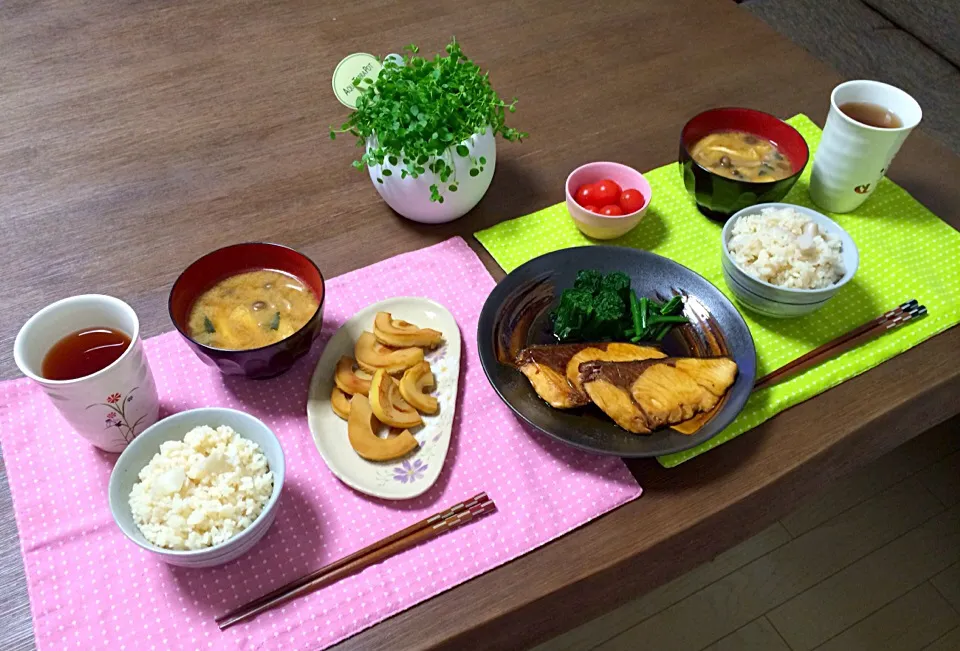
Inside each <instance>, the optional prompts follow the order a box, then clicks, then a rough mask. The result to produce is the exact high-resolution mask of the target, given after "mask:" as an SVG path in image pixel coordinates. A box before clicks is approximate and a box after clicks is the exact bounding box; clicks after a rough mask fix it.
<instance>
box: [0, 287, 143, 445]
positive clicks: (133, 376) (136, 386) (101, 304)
mask: <svg viewBox="0 0 960 651" xmlns="http://www.w3.org/2000/svg"><path fill="white" fill-rule="evenodd" d="M96 327H100V328H113V329H115V330H119V331H120V332H123V333H125V334H127V336H129V337H130V345H129V346H127V349H126V350H125V351H124V352H123V354H122V355H121V356H120V358H119V359H117V360H116V361H114V362H113V363H112V364H110V365H109V366H107V367H106V368H104V369H102V370H100V371H97V372H96V373H92V374H91V375H87V376H84V377H81V378H77V379H75V380H48V379H46V378H44V377H43V375H42V373H41V366H42V364H43V358H44V357H45V356H46V354H47V352H49V350H50V348H52V347H53V345H54V344H56V343H57V342H58V341H60V340H61V339H63V338H64V337H66V336H67V335H69V334H72V333H74V332H77V331H79V330H83V329H86V328H96ZM13 357H14V359H15V360H16V362H17V366H19V367H20V370H21V371H22V372H23V374H24V375H26V376H27V377H28V378H30V379H31V380H33V381H34V382H36V383H37V384H39V385H40V386H41V387H43V390H44V391H45V392H46V393H47V396H49V398H50V400H51V401H52V402H53V404H54V406H56V408H57V409H58V410H59V411H60V415H62V416H63V417H64V419H65V420H66V421H67V422H68V423H69V424H70V425H71V426H72V427H73V429H75V430H76V431H77V433H78V434H80V436H82V437H83V438H85V439H87V441H89V442H90V443H92V444H93V445H95V446H97V447H98V448H100V449H101V450H106V451H107V452H121V451H122V450H123V449H124V448H125V447H127V445H128V444H129V443H130V441H132V440H133V439H134V438H136V436H137V435H138V434H139V433H140V432H142V431H143V430H145V429H146V428H147V427H149V426H150V425H153V423H155V422H156V421H157V417H158V415H159V411H160V403H159V400H158V398H157V385H156V383H155V382H154V380H153V373H151V372H150V367H149V366H148V365H147V358H146V356H145V355H144V354H143V342H142V341H141V340H140V321H139V320H138V319H137V314H136V312H134V311H133V308H132V307H130V306H129V305H127V304H126V303H124V302H123V301H121V300H120V299H118V298H113V297H112V296H103V295H100V294H85V295H83V296H73V297H71V298H65V299H63V300H62V301H57V302H56V303H52V304H51V305H48V306H47V307H45V308H43V309H42V310H40V311H39V312H37V313H36V314H34V315H33V316H32V317H30V319H29V320H28V321H27V322H26V323H25V324H24V325H23V327H22V328H21V329H20V332H19V333H18V334H17V338H16V340H15V341H14V344H13Z"/></svg>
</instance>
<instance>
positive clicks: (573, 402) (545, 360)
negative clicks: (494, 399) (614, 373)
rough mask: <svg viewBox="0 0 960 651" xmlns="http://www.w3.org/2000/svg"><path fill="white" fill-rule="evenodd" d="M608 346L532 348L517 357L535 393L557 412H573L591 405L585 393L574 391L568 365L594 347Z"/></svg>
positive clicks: (574, 345)
mask: <svg viewBox="0 0 960 651" xmlns="http://www.w3.org/2000/svg"><path fill="white" fill-rule="evenodd" d="M595 345H596V346H603V345H604V344H553V345H549V344H548V345H543V346H528V347H527V348H524V349H523V350H521V351H520V354H519V355H517V368H519V369H520V372H521V373H523V374H524V375H525V376H527V379H528V380H529V381H530V384H531V385H532V386H533V390H534V391H536V392H537V395H539V396H540V397H541V398H543V399H544V400H545V401H546V402H547V404H549V405H550V406H551V407H555V408H556V409H573V408H574V407H583V406H584V405H588V404H590V398H589V397H587V394H586V393H584V392H583V391H580V390H577V389H574V388H573V386H571V385H570V382H568V381H567V377H566V375H565V373H566V368H567V363H568V362H569V361H570V358H572V357H573V356H574V355H576V354H577V353H578V352H580V351H581V350H583V349H585V348H589V347H590V346H595Z"/></svg>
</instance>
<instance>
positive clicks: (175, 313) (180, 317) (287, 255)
mask: <svg viewBox="0 0 960 651" xmlns="http://www.w3.org/2000/svg"><path fill="white" fill-rule="evenodd" d="M263 269H266V270H272V271H281V272H283V273H286V274H290V275H291V276H295V277H296V278H297V279H299V280H300V282H302V283H303V284H304V285H306V286H307V287H309V288H310V290H311V291H312V292H313V294H314V296H315V297H316V299H317V304H318V305H317V310H316V312H314V314H313V316H312V317H310V319H309V320H308V321H307V322H306V323H305V324H304V325H303V326H302V327H301V328H300V329H299V330H297V331H296V332H294V333H293V334H291V335H289V336H288V337H286V338H284V339H281V340H280V341H278V342H276V343H272V344H269V345H267V346H262V347H260V348H250V349H245V350H230V349H223V348H214V347H212V346H207V345H204V344H201V343H199V342H197V341H195V340H193V339H192V338H191V337H190V329H189V327H188V325H187V323H188V320H189V317H190V310H191V308H192V307H193V304H194V302H195V301H196V300H197V299H198V298H199V297H200V295H201V294H203V292H205V291H207V290H208V289H210V288H211V287H213V286H214V285H216V284H217V283H218V282H220V281H221V280H223V279H224V278H228V277H230V276H235V275H237V274H239V273H243V272H245V271H258V270H263ZM325 294H326V292H325V286H324V282H323V275H322V274H321V273H320V270H319V269H318V268H317V265H315V264H314V263H313V261H312V260H310V258H308V257H307V256H305V255H303V254H302V253H299V252H298V251H294V250H293V249H291V248H289V247H286V246H281V245H280V244H270V243H266V242H249V243H245V244H234V245H232V246H227V247H224V248H222V249H217V250H216V251H213V252H211V253H208V254H207V255H205V256H203V257H202V258H200V259H199V260H197V261H196V262H194V263H193V264H191V265H190V266H189V267H187V268H186V269H185V270H184V272H183V273H182V274H180V277H179V278H177V281H176V282H175V283H174V284H173V289H171V290H170V301H169V309H170V318H171V319H172V320H173V325H175V326H176V328H177V330H179V331H180V334H181V335H183V337H184V339H186V340H187V343H188V344H189V345H190V347H191V348H193V350H194V352H196V353H197V355H198V356H199V357H200V359H202V360H203V361H204V362H205V363H207V364H209V365H211V366H216V367H217V368H218V369H220V371H221V372H222V373H223V374H225V375H245V376H247V377H249V378H254V379H264V378H270V377H274V376H276V375H279V374H281V373H283V372H284V371H286V370H288V369H289V368H290V367H291V366H292V365H293V363H294V362H295V361H297V359H299V358H301V357H303V356H304V355H306V354H307V353H308V352H309V351H310V347H311V346H312V345H313V340H314V339H316V337H317V335H319V334H320V328H321V326H322V325H323V304H324V299H325V298H326V296H325Z"/></svg>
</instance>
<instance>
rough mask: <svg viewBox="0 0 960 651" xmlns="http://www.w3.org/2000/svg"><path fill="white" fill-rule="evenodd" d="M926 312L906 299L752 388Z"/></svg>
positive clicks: (781, 378) (779, 379)
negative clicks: (904, 301)
mask: <svg viewBox="0 0 960 651" xmlns="http://www.w3.org/2000/svg"><path fill="white" fill-rule="evenodd" d="M926 313H927V308H926V307H924V306H923V305H920V304H919V303H918V302H917V301H916V300H915V299H914V300H910V301H907V302H906V303H903V304H902V305H899V306H897V307H896V308H894V309H892V310H890V311H889V312H884V313H883V314H881V315H880V316H878V317H877V318H875V319H873V320H872V321H868V322H867V323H864V324H863V325H860V326H857V327H856V328H854V329H853V330H851V331H850V332H847V333H846V334H843V335H840V336H839V337H837V338H836V339H834V340H832V341H828V342H827V343H825V344H823V345H822V346H819V347H817V348H815V349H813V350H811V351H810V352H809V353H807V354H806V355H803V356H801V357H798V358H797V359H795V360H793V361H792V362H790V363H788V364H785V365H783V366H781V367H780V368H778V369H777V370H775V371H773V372H772V373H768V374H767V375H764V376H763V377H762V378H760V379H759V380H757V381H756V382H755V383H754V385H753V390H754V391H758V390H760V389H765V388H767V387H770V386H773V385H774V384H778V383H780V382H783V381H784V380H786V379H788V378H791V377H793V376H794V375H797V374H798V373H802V372H803V371H806V370H807V369H809V368H811V367H813V366H816V365H817V364H821V363H823V362H825V361H826V360H828V359H831V358H833V357H836V356H837V355H839V354H841V353H844V352H846V351H848V350H850V349H851V348H854V347H856V346H859V345H860V344H862V343H864V342H866V341H869V340H870V339H873V338H874V337H878V336H880V335H882V334H883V333H885V332H887V331H888V330H891V329H893V328H896V327H898V326H901V325H903V324H904V323H906V322H907V321H910V320H912V319H918V318H920V317H922V316H924V315H926Z"/></svg>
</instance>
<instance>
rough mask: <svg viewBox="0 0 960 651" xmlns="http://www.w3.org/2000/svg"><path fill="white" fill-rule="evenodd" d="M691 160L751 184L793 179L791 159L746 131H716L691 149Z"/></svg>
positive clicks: (764, 140)
mask: <svg viewBox="0 0 960 651" xmlns="http://www.w3.org/2000/svg"><path fill="white" fill-rule="evenodd" d="M690 155H691V156H692V157H693V160H695V161H697V162H698V163H699V164H700V165H701V166H703V167H705V168H707V169H708V170H710V171H711V172H714V173H716V174H719V175H720V176H725V177H727V178H730V179H736V180H741V181H751V182H760V183H762V182H765V181H780V180H781V179H785V178H787V177H789V176H792V175H793V164H792V163H791V161H790V159H789V158H788V157H787V155H786V154H784V153H783V152H782V151H780V149H779V148H778V147H777V146H776V145H775V144H774V143H773V142H772V141H770V140H767V139H766V138H763V137H762V136H757V135H754V134H752V133H747V132H745V131H718V132H716V133H711V134H708V135H706V136H704V137H703V138H701V139H700V140H699V141H697V143H696V144H695V145H694V146H693V147H692V148H691V149H690Z"/></svg>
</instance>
